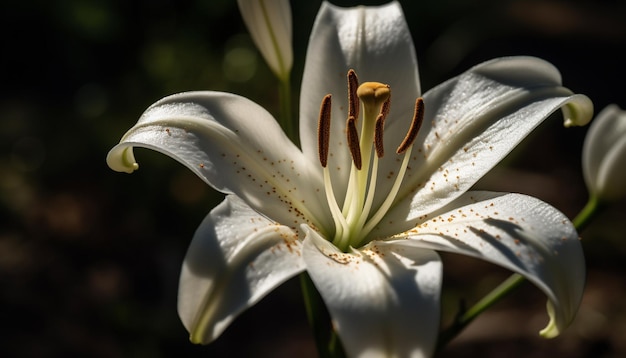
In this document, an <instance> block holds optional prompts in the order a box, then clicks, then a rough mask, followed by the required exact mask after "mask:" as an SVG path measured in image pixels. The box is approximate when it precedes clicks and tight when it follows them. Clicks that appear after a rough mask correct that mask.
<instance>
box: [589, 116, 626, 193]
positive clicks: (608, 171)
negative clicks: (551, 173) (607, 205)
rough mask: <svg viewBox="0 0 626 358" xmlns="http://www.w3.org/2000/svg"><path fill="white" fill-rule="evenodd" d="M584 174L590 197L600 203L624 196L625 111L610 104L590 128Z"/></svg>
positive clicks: (625, 165) (625, 176) (625, 154)
mask: <svg viewBox="0 0 626 358" xmlns="http://www.w3.org/2000/svg"><path fill="white" fill-rule="evenodd" d="M583 174H584V176H585V182H586V184H587V187H588V188H589V191H590V192H591V195H594V196H596V197H597V198H598V199H600V200H603V201H613V200H617V199H620V198H623V197H624V196H626V111H623V110H622V109H620V108H619V107H618V106H617V105H614V104H613V105H609V106H608V107H606V108H605V109H603V110H602V112H600V113H599V114H598V115H597V116H596V118H595V119H594V120H593V122H592V123H591V126H589V131H588V132H587V136H586V137H585V143H584V145H583Z"/></svg>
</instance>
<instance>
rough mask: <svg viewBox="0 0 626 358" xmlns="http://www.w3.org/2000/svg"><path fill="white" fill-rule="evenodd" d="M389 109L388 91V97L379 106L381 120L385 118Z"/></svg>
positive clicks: (389, 98)
mask: <svg viewBox="0 0 626 358" xmlns="http://www.w3.org/2000/svg"><path fill="white" fill-rule="evenodd" d="M390 110H391V93H389V97H388V98H387V100H386V101H385V103H383V105H382V107H380V114H381V115H382V116H383V120H384V119H385V118H387V115H388V114H389V111H390Z"/></svg>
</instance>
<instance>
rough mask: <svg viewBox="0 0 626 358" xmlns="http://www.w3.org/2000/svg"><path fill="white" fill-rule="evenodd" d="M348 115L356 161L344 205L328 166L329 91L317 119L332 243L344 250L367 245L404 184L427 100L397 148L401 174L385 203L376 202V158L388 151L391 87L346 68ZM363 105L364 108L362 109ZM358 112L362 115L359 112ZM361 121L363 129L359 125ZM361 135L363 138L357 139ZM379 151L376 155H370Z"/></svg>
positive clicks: (419, 103)
mask: <svg viewBox="0 0 626 358" xmlns="http://www.w3.org/2000/svg"><path fill="white" fill-rule="evenodd" d="M347 77H348V119H347V120H346V136H347V143H348V148H349V150H350V155H351V156H352V166H351V169H350V177H349V182H348V185H347V188H346V193H345V199H344V201H343V203H342V204H341V206H340V203H338V202H337V199H336V197H335V194H334V191H333V184H332V181H331V177H330V171H329V169H328V166H327V165H328V155H329V143H330V121H331V95H330V94H328V95H326V96H325V97H324V99H323V100H322V104H321V106H320V114H319V121H318V152H319V160H320V164H321V165H322V167H323V172H324V189H325V192H326V200H327V201H328V206H329V207H330V211H331V213H332V217H333V220H334V225H335V230H334V233H332V232H331V233H329V235H332V240H331V241H332V243H333V244H334V245H335V246H337V247H338V248H339V249H340V250H342V251H344V252H346V251H348V249H349V248H350V247H361V246H363V245H365V244H367V242H368V241H366V240H367V237H368V234H369V233H370V232H371V231H372V230H373V229H374V228H375V227H376V225H377V224H378V223H379V222H380V220H382V218H383V217H384V216H385V214H386V213H387V211H389V209H390V208H391V206H392V205H393V202H394V200H395V198H396V195H397V194H398V191H399V189H400V184H401V183H402V180H403V178H404V174H405V173H406V170H407V168H408V164H409V159H410V157H411V150H412V148H413V142H414V141H415V138H417V133H418V132H419V129H420V126H421V124H422V121H423V119H424V101H423V100H422V98H421V97H420V98H417V100H416V101H415V111H414V113H413V120H412V121H411V125H410V127H409V130H408V132H407V134H406V136H405V138H404V140H403V141H402V142H401V143H400V145H399V146H398V148H397V149H396V154H397V155H403V159H402V163H401V165H400V169H399V172H398V175H397V176H396V177H395V180H394V182H393V185H392V186H391V189H390V190H389V192H388V193H387V195H386V196H385V200H384V201H383V203H382V204H381V205H380V206H379V207H377V208H374V207H372V204H373V201H374V194H375V192H376V179H377V175H378V161H379V160H380V159H381V158H382V157H383V156H384V154H385V151H384V145H383V131H384V127H385V119H386V118H387V115H388V114H389V110H390V106H391V88H390V87H389V85H386V84H383V83H380V82H364V83H362V84H361V85H359V81H358V79H357V76H356V73H355V72H354V70H350V71H348V76H347ZM361 104H362V108H361ZM359 112H362V113H361V117H359V114H360V113H359ZM359 119H360V120H361V130H360V134H359V131H358V129H357V124H358V121H359ZM359 137H360V139H359ZM372 154H375V155H372Z"/></svg>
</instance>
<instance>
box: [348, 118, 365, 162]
mask: <svg viewBox="0 0 626 358" xmlns="http://www.w3.org/2000/svg"><path fill="white" fill-rule="evenodd" d="M346 128H347V129H348V130H347V135H348V147H349V148H350V154H352V162H354V166H355V167H356V168H357V169H358V170H361V146H360V145H359V133H358V132H357V130H356V118H354V117H348V120H347V123H346Z"/></svg>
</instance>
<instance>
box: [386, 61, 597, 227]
mask: <svg viewBox="0 0 626 358" xmlns="http://www.w3.org/2000/svg"><path fill="white" fill-rule="evenodd" d="M560 81H561V78H560V74H559V72H558V71H557V69H556V68H554V67H553V66H552V65H551V64H549V63H547V62H545V61H543V60H540V59H538V58H534V57H508V58H500V59H496V60H492V61H489V62H485V63H483V64H480V65H478V66H475V67H473V68H472V69H470V70H469V71H467V72H465V73H463V74H462V75H460V76H458V77H456V78H453V79H451V80H449V81H447V82H445V83H443V84H441V85H439V86H437V87H435V88H433V89H432V90H429V91H428V92H426V93H425V94H424V103H425V107H426V113H425V119H424V123H423V125H422V128H421V130H420V134H419V136H418V138H417V140H416V141H415V145H414V146H415V147H414V148H413V158H412V161H411V164H409V165H410V168H411V170H409V171H407V175H406V177H405V178H404V182H403V188H404V189H403V191H402V192H401V193H400V194H399V196H400V197H404V198H405V199H404V201H399V202H398V203H397V204H396V208H395V209H394V210H393V212H391V213H390V215H391V216H394V217H397V218H401V217H403V219H404V220H406V222H405V224H404V225H406V227H407V228H408V227H410V226H411V224H412V223H411V222H410V221H411V220H415V219H416V218H418V217H419V216H421V215H424V214H428V213H429V212H431V211H432V210H434V209H435V208H439V207H441V206H443V205H445V204H447V203H448V202H450V201H452V200H454V199H455V198H456V197H458V196H459V195H461V194H462V193H464V192H466V191H467V190H468V189H469V188H470V187H471V186H472V185H473V184H474V183H476V181H478V180H479V179H480V178H481V177H482V176H483V175H485V174H486V173H487V172H488V171H489V170H491V169H492V168H493V167H494V166H495V165H496V164H497V163H498V162H500V161H501V160H502V159H503V158H504V157H505V156H506V155H507V154H508V153H509V152H510V151H511V150H513V148H515V146H516V145H517V144H519V143H520V142H521V141H522V140H523V139H524V138H525V137H526V136H527V135H528V134H529V133H530V132H531V131H532V130H533V129H534V128H536V127H537V126H538V125H539V124H540V123H541V122H543V120H544V119H546V118H547V117H548V116H549V115H550V114H552V113H553V112H555V111H556V110H558V109H560V108H562V109H564V115H565V119H566V120H567V121H569V122H572V123H576V124H579V125H583V124H586V123H587V122H589V120H590V119H591V116H592V112H593V105H592V103H591V101H590V100H589V98H587V97H586V96H584V95H579V94H572V92H571V91H570V90H568V89H566V88H564V87H562V86H561V82H560ZM566 109H567V110H566ZM392 110H393V109H392ZM396 165H397V164H396ZM381 171H382V172H383V173H386V172H394V169H393V168H388V169H381ZM395 172H397V170H395ZM381 180H382V179H381ZM382 184H384V183H381V187H382ZM387 185H390V184H387ZM377 188H378V186H377ZM416 191H417V192H416ZM381 192H383V193H384V192H386V191H385V190H384V189H381ZM382 199H383V198H381V199H380V200H382ZM396 224H397V225H402V224H400V222H396ZM396 228H397V226H396ZM390 234H391V233H390ZM379 235H380V234H379Z"/></svg>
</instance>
